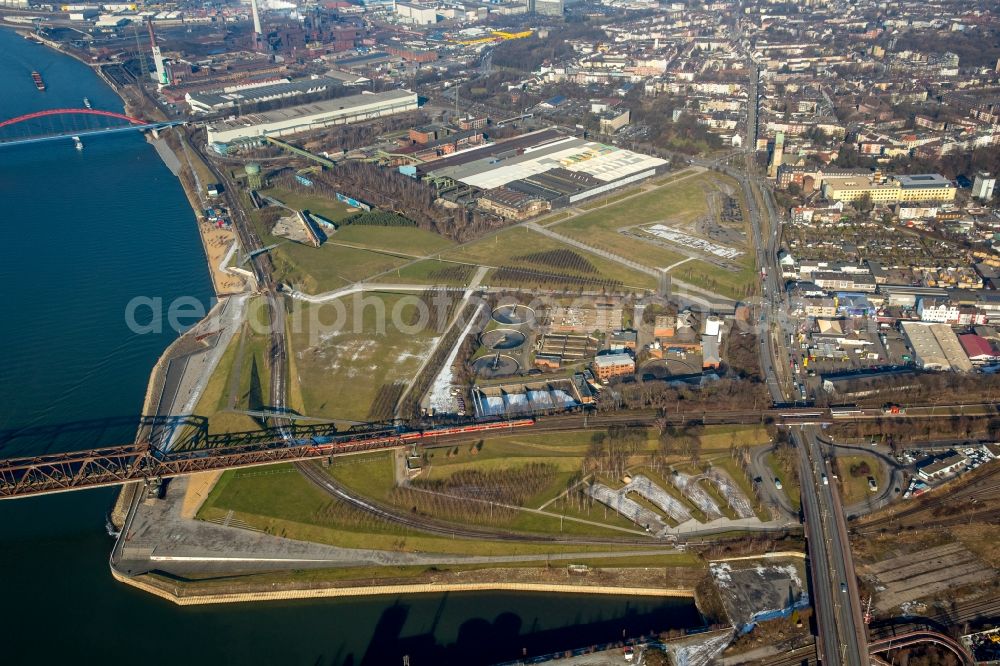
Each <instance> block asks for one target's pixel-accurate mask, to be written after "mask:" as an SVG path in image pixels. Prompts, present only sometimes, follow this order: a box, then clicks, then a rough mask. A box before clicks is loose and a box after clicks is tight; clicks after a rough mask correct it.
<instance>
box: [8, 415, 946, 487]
mask: <svg viewBox="0 0 1000 666" xmlns="http://www.w3.org/2000/svg"><path fill="white" fill-rule="evenodd" d="M870 411H872V412H873V414H871V415H865V414H854V415H852V416H851V417H850V419H837V420H838V421H840V420H863V419H871V418H878V416H876V414H878V413H879V411H878V410H870ZM949 417H950V416H946V415H943V414H938V415H937V416H936V417H935V418H949ZM767 422H770V423H775V424H777V425H784V426H797V425H816V424H822V423H833V422H834V419H833V418H831V416H830V410H824V409H814V408H781V407H775V408H771V409H765V410H757V411H754V410H734V411H716V412H705V411H698V412H677V413H672V414H666V415H657V414H650V413H631V414H630V413H627V412H626V413H622V414H610V415H593V414H586V413H584V414H569V415H557V416H543V417H539V419H538V420H537V421H536V422H535V423H534V424H533V425H532V426H531V427H530V428H529V431H531V432H535V431H537V432H552V431H562V432H565V431H573V430H583V429H587V428H606V427H609V426H611V425H633V426H645V427H648V426H664V425H726V424H759V423H767ZM138 426H139V427H138V431H139V436H138V437H137V439H136V441H135V442H133V443H131V444H124V445H120V446H106V447H97V448H92V449H87V450H82V451H72V452H68V453H48V454H44V455H38V456H24V457H17V458H7V459H0V499H9V498H17V497H27V496H32V495H41V494H48V493H57V492H65V491H70V490H81V489H86V488H97V487H102V486H113V485H119V484H123V483H129V482H132V481H146V482H150V481H154V480H157V479H163V478H168V477H173V476H179V475H183V474H193V473H195V472H203V471H208V470H224V469H233V468H238V467H250V466H254V465H268V464H272V463H278V462H292V461H300V460H309V459H313V458H323V457H327V456H333V455H343V454H348V453H356V452H359V451H371V450H377V449H388V448H394V447H399V446H402V445H404V444H413V443H416V442H417V441H419V442H435V441H437V440H438V439H441V440H443V441H449V442H450V441H461V440H462V439H475V438H481V437H482V435H483V432H482V430H483V428H484V427H489V428H496V424H493V425H489V426H484V425H483V424H482V423H476V422H465V423H461V424H456V425H455V426H453V427H447V428H445V429H444V430H442V429H437V430H435V429H429V430H425V431H415V430H406V429H401V428H397V427H394V426H391V425H389V424H384V423H383V424H378V423H373V424H362V425H355V426H352V427H351V428H350V429H348V430H338V429H337V428H336V427H335V426H334V425H333V424H330V423H323V424H320V425H303V424H301V423H293V424H291V425H285V426H281V427H273V428H264V429H261V430H254V431H249V432H241V433H227V434H208V422H207V419H204V418H203V417H196V416H189V417H144V418H142V419H139V421H138ZM57 428H58V427H54V428H53V429H52V432H51V433H47V432H46V431H44V429H43V431H42V432H38V433H34V436H35V437H36V438H40V439H45V438H46V437H47V436H49V435H50V434H51V436H54V435H55V434H56V432H57ZM456 431H463V432H456ZM165 433H171V434H172V433H179V434H181V435H182V436H181V437H179V438H176V442H175V443H174V444H173V445H172V446H171V447H170V448H169V449H167V447H161V446H157V445H155V444H153V443H151V442H157V441H169V440H170V439H172V437H171V436H169V435H165ZM23 436H25V434H24V432H23V431H10V432H7V433H0V445H3V444H4V443H5V442H7V441H12V440H14V439H16V438H18V437H23ZM415 437H416V438H415Z"/></svg>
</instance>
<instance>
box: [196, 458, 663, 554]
mask: <svg viewBox="0 0 1000 666" xmlns="http://www.w3.org/2000/svg"><path fill="white" fill-rule="evenodd" d="M229 511H232V512H233V517H234V518H236V519H238V520H240V521H243V522H244V523H247V524H248V525H250V526H252V527H255V528H257V529H261V530H263V531H265V532H267V533H268V534H273V535H276V536H281V537H285V538H290V539H302V540H305V541H313V542H316V543H327V544H332V545H337V546H342V547H345V548H374V549H380V550H389V551H398V552H424V553H448V554H459V555H528V554H545V553H564V552H580V553H586V552H595V551H597V552H600V551H609V550H621V549H628V550H636V549H637V547H636V546H623V547H615V546H609V545H595V546H569V545H559V544H552V543H531V542H507V541H489V540H485V539H479V540H468V539H448V538H444V537H438V536H429V535H426V534H423V533H420V532H414V531H412V530H407V529H404V528H401V527H398V526H396V525H394V524H392V523H388V522H386V521H383V520H380V519H377V518H374V517H372V516H370V515H368V514H365V513H362V512H361V511H360V510H357V509H354V508H352V507H350V506H347V505H345V504H343V503H341V502H338V501H336V500H334V499H333V498H332V497H331V496H330V495H328V494H326V493H324V492H323V491H322V490H320V489H319V488H317V487H316V486H315V485H313V484H312V483H311V482H310V481H309V480H307V479H306V478H304V477H303V476H302V475H301V474H299V473H298V471H297V470H296V469H295V468H294V466H292V465H290V464H281V465H270V466H266V467H253V468H249V469H243V470H229V471H227V472H225V473H224V474H223V475H222V477H221V478H220V479H219V482H218V483H217V484H216V485H215V488H213V489H212V492H211V493H210V494H209V496H208V499H206V500H205V503H204V505H203V506H202V508H201V509H200V510H199V512H198V518H200V519H202V520H223V519H225V517H226V516H227V514H228V512H229ZM556 522H558V521H556ZM652 545H655V544H651V546H652ZM660 547H662V544H661V546H660ZM535 566H539V565H538V564H536V565H535Z"/></svg>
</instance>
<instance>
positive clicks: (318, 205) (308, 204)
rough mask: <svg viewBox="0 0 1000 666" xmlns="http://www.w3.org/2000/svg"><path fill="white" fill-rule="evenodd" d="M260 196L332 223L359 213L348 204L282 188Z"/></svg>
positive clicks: (316, 194)
mask: <svg viewBox="0 0 1000 666" xmlns="http://www.w3.org/2000/svg"><path fill="white" fill-rule="evenodd" d="M260 194H261V195H262V196H269V197H274V198H275V199H277V200H278V201H280V202H282V203H283V204H285V205H286V206H288V207H290V208H294V209H296V210H308V211H309V212H311V213H316V214H318V215H321V216H322V217H325V218H326V219H328V220H330V221H332V222H338V221H340V220H342V219H344V218H345V217H348V216H350V215H353V214H354V213H356V212H358V211H356V210H353V209H351V208H350V207H349V206H348V205H347V204H344V203H341V202H339V201H337V200H336V199H330V198H329V197H325V196H323V195H321V194H318V193H315V194H308V193H305V192H296V191H292V190H287V189H284V188H282V187H269V188H268V189H266V190H261V191H260Z"/></svg>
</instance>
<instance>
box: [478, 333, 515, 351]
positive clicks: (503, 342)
mask: <svg viewBox="0 0 1000 666" xmlns="http://www.w3.org/2000/svg"><path fill="white" fill-rule="evenodd" d="M480 341H481V342H482V344H483V346H484V347H486V348H487V349H492V350H494V351H502V350H510V349H517V348H518V347H520V346H521V345H523V344H524V333H522V332H521V331H516V330H514V329H513V328H495V329H493V330H492V331H486V332H485V333H483V335H482V336H481V338H480Z"/></svg>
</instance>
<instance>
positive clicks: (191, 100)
mask: <svg viewBox="0 0 1000 666" xmlns="http://www.w3.org/2000/svg"><path fill="white" fill-rule="evenodd" d="M341 85H342V84H341V82H340V81H338V80H336V79H331V78H329V77H326V76H318V77H316V78H309V79H298V80H296V81H288V80H285V81H281V82H278V83H268V84H266V85H252V86H242V87H233V88H226V89H223V90H213V91H210V92H189V93H186V94H185V95H184V99H185V101H187V103H188V106H190V107H191V110H192V111H194V112H195V113H215V112H217V111H224V110H225V109H232V108H234V107H236V106H237V105H240V104H257V103H258V102H269V101H272V100H276V99H286V98H289V97H297V96H299V95H308V94H311V93H318V92H324V91H326V90H330V89H337V88H340V87H341Z"/></svg>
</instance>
